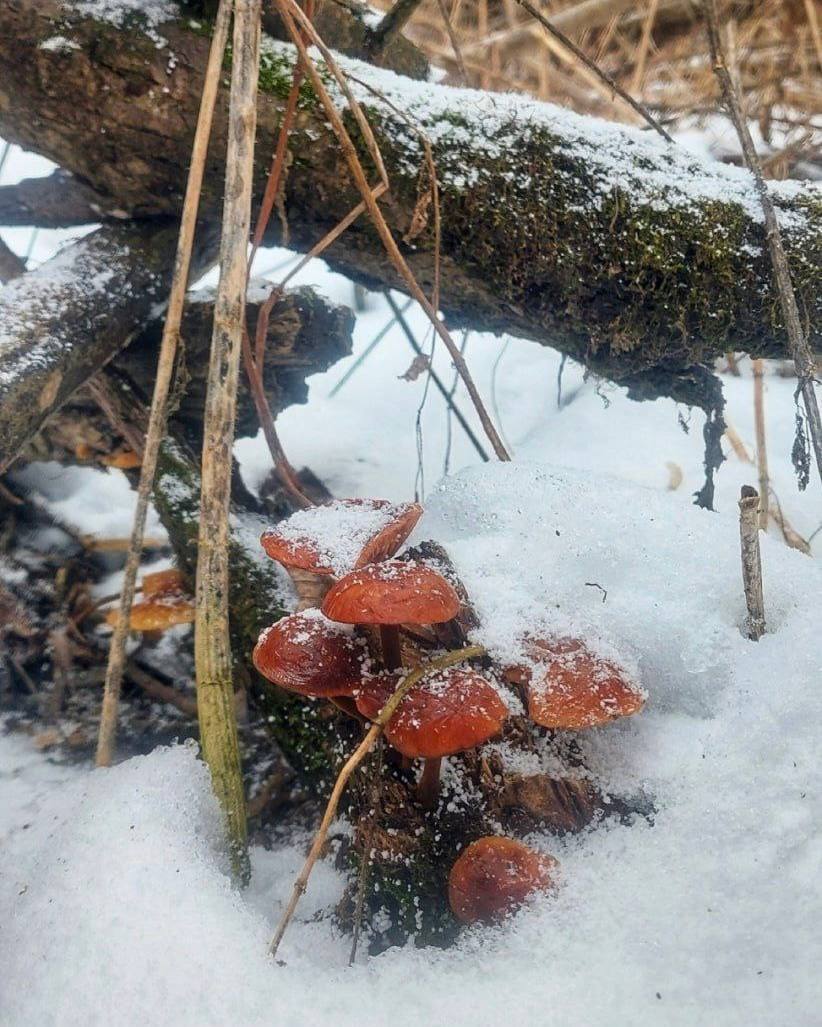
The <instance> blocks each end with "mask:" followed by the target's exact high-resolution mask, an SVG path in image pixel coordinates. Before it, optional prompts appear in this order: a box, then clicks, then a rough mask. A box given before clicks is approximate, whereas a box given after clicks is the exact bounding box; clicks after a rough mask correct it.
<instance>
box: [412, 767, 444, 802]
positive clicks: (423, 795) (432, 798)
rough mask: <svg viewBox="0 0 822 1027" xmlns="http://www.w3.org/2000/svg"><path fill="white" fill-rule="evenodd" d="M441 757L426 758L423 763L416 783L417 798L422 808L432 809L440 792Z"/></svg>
mask: <svg viewBox="0 0 822 1027" xmlns="http://www.w3.org/2000/svg"><path fill="white" fill-rule="evenodd" d="M441 764H442V757H441V756H436V757H433V758H431V759H427V760H426V761H425V763H424V764H423V768H422V775H421V777H420V781H419V784H418V785H417V798H418V799H419V802H420V805H421V806H422V807H423V808H424V809H433V808H434V807H435V806H436V804H437V796H438V795H439V793H440V766H441Z"/></svg>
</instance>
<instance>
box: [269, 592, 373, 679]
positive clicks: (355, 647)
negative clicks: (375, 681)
mask: <svg viewBox="0 0 822 1027" xmlns="http://www.w3.org/2000/svg"><path fill="white" fill-rule="evenodd" d="M365 656H366V649H365V647H364V646H363V645H362V644H360V642H359V641H358V640H357V639H356V638H354V636H353V635H352V634H351V633H350V631H346V630H345V629H343V628H341V627H340V626H339V625H338V624H332V623H331V621H329V620H327V619H326V618H325V617H324V616H323V615H322V614H321V613H320V611H319V610H304V611H303V612H302V613H293V614H291V615H290V616H289V617H283V619H282V620H279V621H277V623H276V624H273V625H272V626H271V627H270V628H266V630H265V631H263V633H262V634H261V635H260V639H259V641H258V642H257V645H256V646H255V647H254V653H253V657H252V659H253V661H254V666H255V667H256V668H257V670H258V671H259V672H260V673H261V674H262V675H263V677H266V678H268V680H269V681H273V682H274V683H275V684H276V685H279V686H280V687H281V688H286V689H288V691H290V692H298V693H299V694H300V695H307V696H313V697H315V698H330V697H331V696H341V695H351V693H352V690H353V688H354V687H355V686H356V685H358V684H359V683H360V681H361V679H362V676H363V658H364V657H365Z"/></svg>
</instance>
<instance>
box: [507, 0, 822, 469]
mask: <svg viewBox="0 0 822 1027" xmlns="http://www.w3.org/2000/svg"><path fill="white" fill-rule="evenodd" d="M520 2H521V0H520ZM703 9H704V11H705V21H706V24H707V28H708V42H709V45H710V49H711V60H712V61H713V65H714V74H715V75H716V77H717V79H718V81H719V84H720V87H721V89H722V96H723V99H724V101H725V106H726V107H727V108H728V113H729V114H730V117H731V121H732V122H733V125H734V128H735V129H736V134H737V136H738V137H739V142H740V145H741V146H742V154H743V156H744V158H745V164H746V165H747V167H748V170H749V171H750V172H751V174H752V175H753V177H754V182H755V184H756V191H757V195H758V197H759V202H760V204H761V206H762V213H763V214H764V216H765V238H766V240H767V243H768V252H769V253H770V257H771V264H772V265H773V274H774V281H775V282H776V291H777V294H778V297H779V305H780V307H781V310H782V317H783V319H784V321H785V330H786V332H787V336H788V348H789V349H790V352H791V356H792V357H793V361H794V366H795V368H796V376H797V378H798V379H799V386H798V390H797V391H798V392H801V394H802V399H803V401H804V403H805V413H806V415H807V419H808V432H809V434H810V437H811V446H812V448H813V452H814V456H815V458H816V466H817V469H818V471H819V477H820V479H822V418H820V415H819V403H818V402H817V398H816V393H815V392H814V376H815V374H816V366H815V364H814V359H813V354H812V353H811V348H810V346H809V344H808V338H807V335H806V334H805V331H804V330H803V328H802V322H801V321H800V319H799V308H798V307H797V304H796V294H795V293H794V290H793V283H792V282H791V273H790V269H789V267H788V258H787V256H786V255H785V249H784V247H783V245H782V233H781V232H780V229H779V221H778V220H777V217H776V211H775V210H774V206H773V203H772V201H771V196H770V193H769V192H768V187H767V185H766V184H765V179H764V177H763V175H762V165H761V164H760V161H759V155H758V154H757V152H756V147H755V146H754V143H753V139H752V138H751V133H750V130H749V129H748V122H747V120H746V118H745V115H744V114H743V112H742V107H741V104H740V101H739V95H738V92H737V89H736V86H735V85H734V81H733V78H732V77H731V73H730V71H729V69H728V66H727V63H726V61H725V56H724V50H723V46H722V38H721V36H720V31H719V17H718V15H717V11H716V0H703Z"/></svg>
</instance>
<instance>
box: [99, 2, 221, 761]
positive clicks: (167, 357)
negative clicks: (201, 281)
mask: <svg viewBox="0 0 822 1027" xmlns="http://www.w3.org/2000/svg"><path fill="white" fill-rule="evenodd" d="M231 6H232V3H231V0H221V2H220V7H219V9H218V11H217V16H216V18H215V21H214V32H213V36H212V40H211V49H210V52H209V56H208V65H207V67H206V73H205V80H204V82H203V95H202V99H201V101H200V112H199V115H198V118H197V128H196V131H195V133H194V143H193V146H192V151H191V165H190V168H189V173H188V182H187V184H186V193H185V200H184V202H183V213H182V217H181V220H180V235H179V238H178V241H177V254H176V257H175V262H174V273H173V278H172V283H171V293H170V295H169V301H168V310H167V312H166V319H165V324H164V326H163V337H162V341H161V343H160V355H159V358H158V362H157V375H156V379H155V383H154V395H153V396H152V400H151V411H150V413H149V420H148V429H147V431H146V437H145V442H144V445H143V462H142V466H141V469H140V483H139V485H138V487H137V503H136V508H135V511H134V522H133V526H132V530H131V539H130V543H129V550H128V556H127V558H126V566H125V571H124V576H123V587H122V598H121V616H120V619H119V621H118V622H117V626H116V628H115V629H114V634H113V635H112V637H111V644H110V648H109V657H108V666H107V668H106V680H105V686H104V691H103V705H102V710H101V712H100V728H99V734H98V738H97V755H96V764H97V766H98V767H107V766H110V765H111V762H112V760H113V758H114V748H115V743H116V735H117V711H118V707H119V702H120V690H121V687H122V683H123V670H124V667H125V647H126V638H127V637H128V630H129V621H130V616H131V607H132V604H133V602H134V588H135V582H136V579H137V568H138V566H139V563H140V554H141V552H142V549H143V536H144V534H145V526H146V515H147V513H148V504H149V499H150V497H151V490H152V488H153V486H154V477H155V474H156V473H157V457H158V454H159V451H160V444H161V442H162V440H163V436H164V434H165V422H166V407H167V403H168V393H169V389H170V386H171V380H172V375H173V373H174V360H175V356H176V353H177V346H178V343H179V339H180V322H181V320H182V315H183V305H184V303H185V295H186V290H187V288H188V276H189V270H190V267H191V251H192V246H193V243H194V231H195V227H196V222H197V209H198V206H199V202H200V190H201V188H202V182H203V173H204V169H205V161H206V155H207V152H208V140H209V136H210V135H211V123H212V120H213V116H214V106H215V103H216V99H217V91H218V89H219V85H220V77H221V69H222V62H223V54H224V52H225V46H226V41H227V39H228V28H229V22H230V19H231Z"/></svg>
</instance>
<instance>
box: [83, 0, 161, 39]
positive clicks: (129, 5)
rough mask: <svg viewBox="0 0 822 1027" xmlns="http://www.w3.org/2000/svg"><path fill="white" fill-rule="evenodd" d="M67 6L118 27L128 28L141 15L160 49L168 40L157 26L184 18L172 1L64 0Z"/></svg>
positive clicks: (149, 35) (148, 33) (147, 29)
mask: <svg viewBox="0 0 822 1027" xmlns="http://www.w3.org/2000/svg"><path fill="white" fill-rule="evenodd" d="M63 6H64V8H68V9H69V10H71V11H76V12H78V13H79V14H82V15H85V16H86V17H89V18H97V19H98V21H107V22H109V23H110V24H111V25H116V26H117V27H118V28H120V27H122V26H124V25H125V24H126V23H127V21H128V20H129V18H133V17H135V16H140V17H141V18H142V19H143V24H144V26H145V31H146V35H147V36H148V37H149V38H150V39H151V40H153V41H154V43H155V45H156V46H157V47H158V49H159V48H162V47H164V46H165V45H166V42H167V41H166V40H165V39H164V38H163V36H161V35H160V34H159V33H158V32H157V26H158V25H162V24H163V23H164V22H167V21H174V20H175V19H177V18H179V17H180V9H179V7H178V5H177V4H176V3H173V2H172V0H64V3H63Z"/></svg>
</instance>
